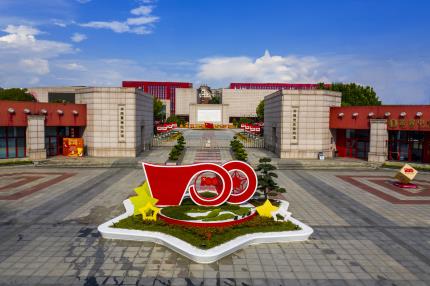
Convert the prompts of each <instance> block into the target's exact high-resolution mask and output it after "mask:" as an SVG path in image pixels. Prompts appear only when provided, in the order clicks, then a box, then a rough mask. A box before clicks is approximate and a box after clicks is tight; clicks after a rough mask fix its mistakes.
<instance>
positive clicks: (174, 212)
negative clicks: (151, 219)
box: [161, 200, 250, 221]
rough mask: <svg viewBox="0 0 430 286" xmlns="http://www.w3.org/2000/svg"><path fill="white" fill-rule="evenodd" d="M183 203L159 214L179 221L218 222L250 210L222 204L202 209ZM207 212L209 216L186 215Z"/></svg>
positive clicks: (165, 209) (167, 208)
mask: <svg viewBox="0 0 430 286" xmlns="http://www.w3.org/2000/svg"><path fill="white" fill-rule="evenodd" d="M184 202H185V200H184ZM184 202H183V203H182V205H180V206H172V207H165V208H163V209H162V210H161V213H162V214H163V215H165V216H167V217H170V218H174V219H180V220H204V221H218V220H225V219H229V218H233V217H235V215H237V216H243V215H245V214H247V213H248V212H249V211H250V208H247V207H240V206H238V205H230V204H223V205H221V206H217V207H203V206H197V205H195V204H194V203H192V204H189V203H187V202H185V203H184ZM208 211H209V214H207V215H204V216H196V217H191V216H189V215H188V214H187V213H204V212H208ZM222 211H229V212H232V213H234V215H233V214H221V215H220V212H222ZM227 216H228V217H227Z"/></svg>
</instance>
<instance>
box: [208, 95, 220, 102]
mask: <svg viewBox="0 0 430 286" xmlns="http://www.w3.org/2000/svg"><path fill="white" fill-rule="evenodd" d="M220 103H221V97H220V96H218V95H215V96H212V97H211V99H209V104H220Z"/></svg>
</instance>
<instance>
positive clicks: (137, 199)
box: [130, 182, 158, 215]
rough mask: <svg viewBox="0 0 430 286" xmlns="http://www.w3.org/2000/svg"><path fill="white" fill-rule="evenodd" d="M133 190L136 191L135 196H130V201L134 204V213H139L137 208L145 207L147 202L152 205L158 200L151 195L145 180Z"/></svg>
mask: <svg viewBox="0 0 430 286" xmlns="http://www.w3.org/2000/svg"><path fill="white" fill-rule="evenodd" d="M134 191H135V192H136V193H137V196H134V197H131V198H130V201H131V203H132V204H133V206H134V215H138V214H140V211H139V209H140V208H143V207H145V206H146V204H147V203H149V204H151V205H153V206H154V205H155V204H156V203H157V202H158V200H157V199H156V198H153V197H152V196H151V192H150V191H149V187H148V183H147V182H145V184H143V185H142V186H140V187H138V188H136V189H134Z"/></svg>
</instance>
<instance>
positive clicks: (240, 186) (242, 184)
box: [231, 171, 247, 194]
mask: <svg viewBox="0 0 430 286" xmlns="http://www.w3.org/2000/svg"><path fill="white" fill-rule="evenodd" d="M231 178H232V180H233V194H240V193H242V192H243V191H245V189H246V187H247V184H246V183H247V180H246V177H245V176H244V175H243V174H242V173H241V172H239V171H233V172H232V174H231Z"/></svg>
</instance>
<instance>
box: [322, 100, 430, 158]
mask: <svg viewBox="0 0 430 286" xmlns="http://www.w3.org/2000/svg"><path fill="white" fill-rule="evenodd" d="M330 129H331V130H332V133H333V134H334V135H335V138H336V149H337V152H338V155H339V156H341V157H350V158H360V159H367V160H369V161H371V162H385V161H386V160H392V161H405V162H424V163H430V106H428V105H427V106H426V105H383V106H349V107H333V108H331V110H330Z"/></svg>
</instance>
